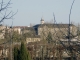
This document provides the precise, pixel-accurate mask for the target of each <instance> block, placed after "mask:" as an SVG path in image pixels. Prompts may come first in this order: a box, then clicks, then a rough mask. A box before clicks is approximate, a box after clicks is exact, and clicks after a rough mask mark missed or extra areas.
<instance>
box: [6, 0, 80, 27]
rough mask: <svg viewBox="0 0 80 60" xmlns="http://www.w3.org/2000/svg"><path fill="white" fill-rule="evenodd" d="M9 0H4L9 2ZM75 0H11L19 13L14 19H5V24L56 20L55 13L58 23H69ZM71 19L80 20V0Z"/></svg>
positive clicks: (20, 24) (13, 7) (75, 3)
mask: <svg viewBox="0 0 80 60" xmlns="http://www.w3.org/2000/svg"><path fill="white" fill-rule="evenodd" d="M8 1H9V0H4V2H8ZM72 2H73V0H11V3H12V5H11V7H12V8H10V10H12V11H13V12H14V13H15V12H17V11H18V12H17V14H16V15H15V16H14V17H13V19H10V20H5V21H4V24H5V25H9V26H10V25H12V21H13V26H29V25H30V24H32V25H35V24H40V20H41V18H43V19H44V21H45V22H54V17H53V13H54V14H55V19H56V22H57V23H69V12H70V7H71V4H72ZM70 21H71V22H73V23H79V22H80V0H75V2H74V5H73V8H72V12H71V17H70Z"/></svg>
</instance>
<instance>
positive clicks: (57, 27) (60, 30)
mask: <svg viewBox="0 0 80 60" xmlns="http://www.w3.org/2000/svg"><path fill="white" fill-rule="evenodd" d="M43 21H44V20H43V19H41V24H37V25H34V26H33V27H34V29H35V31H36V34H37V35H40V36H47V35H48V33H49V32H50V33H51V34H52V35H53V36H56V35H57V36H59V37H60V36H61V35H63V36H65V37H67V36H68V33H69V24H50V23H44V22H43ZM70 34H71V35H72V36H76V35H77V27H76V26H75V25H73V24H70Z"/></svg>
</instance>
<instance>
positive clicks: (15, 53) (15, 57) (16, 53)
mask: <svg viewBox="0 0 80 60" xmlns="http://www.w3.org/2000/svg"><path fill="white" fill-rule="evenodd" d="M17 59H18V48H17V47H14V60H17Z"/></svg>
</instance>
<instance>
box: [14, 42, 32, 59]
mask: <svg viewBox="0 0 80 60" xmlns="http://www.w3.org/2000/svg"><path fill="white" fill-rule="evenodd" d="M14 60H31V59H30V55H29V53H28V51H27V49H26V46H25V45H24V43H23V42H21V47H20V49H18V48H14Z"/></svg>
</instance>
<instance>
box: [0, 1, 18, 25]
mask: <svg viewBox="0 0 80 60" xmlns="http://www.w3.org/2000/svg"><path fill="white" fill-rule="evenodd" d="M10 5H11V0H9V1H8V2H7V3H6V4H5V3H4V2H3V0H2V2H1V3H0V6H1V7H0V15H1V16H0V17H1V18H0V23H1V22H3V20H5V19H12V17H13V16H14V15H15V14H16V13H17V12H18V11H17V12H16V13H14V12H13V11H10V12H8V11H7V10H8V9H9V8H10Z"/></svg>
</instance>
